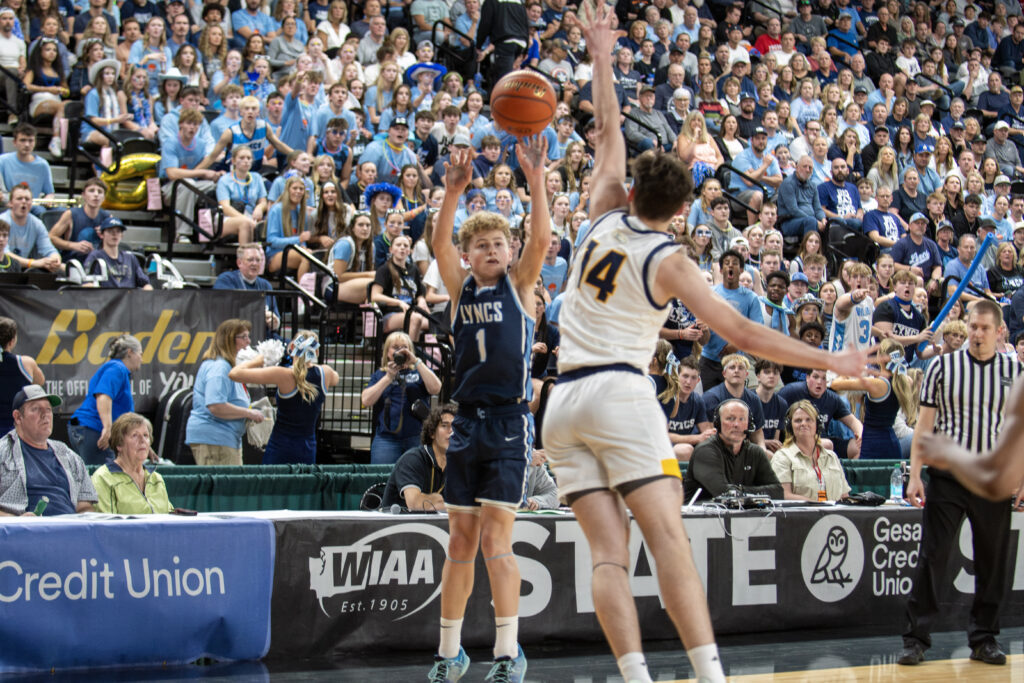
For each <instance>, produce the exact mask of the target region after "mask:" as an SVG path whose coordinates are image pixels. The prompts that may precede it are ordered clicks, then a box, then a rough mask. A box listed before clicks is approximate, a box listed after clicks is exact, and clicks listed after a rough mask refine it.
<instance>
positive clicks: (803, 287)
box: [785, 272, 811, 310]
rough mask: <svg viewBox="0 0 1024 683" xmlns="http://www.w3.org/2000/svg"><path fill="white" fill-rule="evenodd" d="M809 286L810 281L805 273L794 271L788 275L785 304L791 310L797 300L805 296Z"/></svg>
mask: <svg viewBox="0 0 1024 683" xmlns="http://www.w3.org/2000/svg"><path fill="white" fill-rule="evenodd" d="M810 287H811V283H810V281H809V280H808V279H807V274H806V273H802V272H796V273H793V274H792V275H790V278H789V286H788V287H787V288H786V298H785V303H786V306H788V307H789V308H790V309H791V310H792V308H793V305H794V304H795V303H796V302H797V300H799V299H800V298H801V297H803V296H806V294H807V292H808V291H810Z"/></svg>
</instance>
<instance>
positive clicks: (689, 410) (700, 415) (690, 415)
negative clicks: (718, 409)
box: [668, 394, 711, 436]
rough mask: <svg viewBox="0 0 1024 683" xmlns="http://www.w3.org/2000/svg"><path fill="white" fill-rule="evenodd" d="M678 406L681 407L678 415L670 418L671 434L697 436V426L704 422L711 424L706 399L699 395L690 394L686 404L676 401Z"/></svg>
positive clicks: (669, 428) (669, 427)
mask: <svg viewBox="0 0 1024 683" xmlns="http://www.w3.org/2000/svg"><path fill="white" fill-rule="evenodd" d="M676 405H678V406H679V409H678V410H677V411H676V414H675V415H673V416H670V417H669V418H668V431H669V433H670V434H679V435H680V436H690V435H691V434H697V433H698V432H697V425H699V424H700V423H702V422H711V420H710V419H708V411H707V410H706V409H705V407H704V399H703V398H701V397H700V396H699V395H697V394H690V398H689V400H687V401H686V403H682V402H681V401H679V400H678V399H676Z"/></svg>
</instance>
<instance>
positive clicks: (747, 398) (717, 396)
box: [703, 383, 764, 429]
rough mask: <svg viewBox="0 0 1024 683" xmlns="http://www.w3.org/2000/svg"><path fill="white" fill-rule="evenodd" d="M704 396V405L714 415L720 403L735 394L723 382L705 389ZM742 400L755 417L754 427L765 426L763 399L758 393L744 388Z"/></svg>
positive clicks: (709, 413)
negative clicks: (762, 408) (762, 407)
mask: <svg viewBox="0 0 1024 683" xmlns="http://www.w3.org/2000/svg"><path fill="white" fill-rule="evenodd" d="M703 398H704V407H705V408H707V411H708V415H711V416H712V417H713V416H714V414H715V408H717V407H718V404H719V403H721V402H722V401H727V400H729V399H730V398H733V395H732V394H730V393H729V390H728V389H726V388H725V384H724V383H723V384H719V385H718V386H716V387H713V388H711V389H708V390H707V391H705V392H704V397H703ZM740 400H741V401H743V402H744V403H746V404H747V408H749V409H750V415H751V417H753V418H754V429H761V428H762V427H764V412H762V410H761V399H760V398H758V397H757V394H755V393H754V392H753V391H751V390H750V389H747V388H744V389H743V395H742V396H740Z"/></svg>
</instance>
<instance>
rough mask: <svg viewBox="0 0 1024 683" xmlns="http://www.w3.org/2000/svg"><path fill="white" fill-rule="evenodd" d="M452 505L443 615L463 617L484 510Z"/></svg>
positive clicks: (470, 588) (442, 589) (442, 582)
mask: <svg viewBox="0 0 1024 683" xmlns="http://www.w3.org/2000/svg"><path fill="white" fill-rule="evenodd" d="M447 508H448V557H447V558H446V559H445V563H444V569H443V570H442V573H441V618H442V619H462V617H463V616H464V615H465V613H466V602H467V601H468V600H469V596H470V594H471V593H472V592H473V581H474V571H473V570H474V565H475V562H476V553H477V548H478V546H479V539H480V528H481V523H480V517H481V515H480V510H479V508H476V509H475V510H465V509H453V508H452V506H450V505H449V506H447Z"/></svg>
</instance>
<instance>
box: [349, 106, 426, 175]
mask: <svg viewBox="0 0 1024 683" xmlns="http://www.w3.org/2000/svg"><path fill="white" fill-rule="evenodd" d="M408 139H409V123H408V121H407V120H406V118H405V117H404V116H396V117H395V118H393V119H391V125H390V126H388V135H387V137H386V138H385V139H383V140H374V141H373V142H371V143H370V144H368V145H367V146H366V149H365V150H364V151H363V154H362V155H361V156H360V157H359V163H360V165H362V164H363V163H366V162H372V163H373V165H374V166H376V167H377V178H376V179H377V181H378V182H388V183H392V184H396V185H397V184H398V181H399V176H400V174H401V172H402V167H403V166H406V165H410V164H411V165H413V166H417V167H418V166H419V161H418V158H417V156H416V153H415V152H413V151H412V150H411V149H409V148H408V147H407V146H406V144H405V142H406V140H408ZM420 174H421V176H422V175H423V173H422V169H421V172H420Z"/></svg>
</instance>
